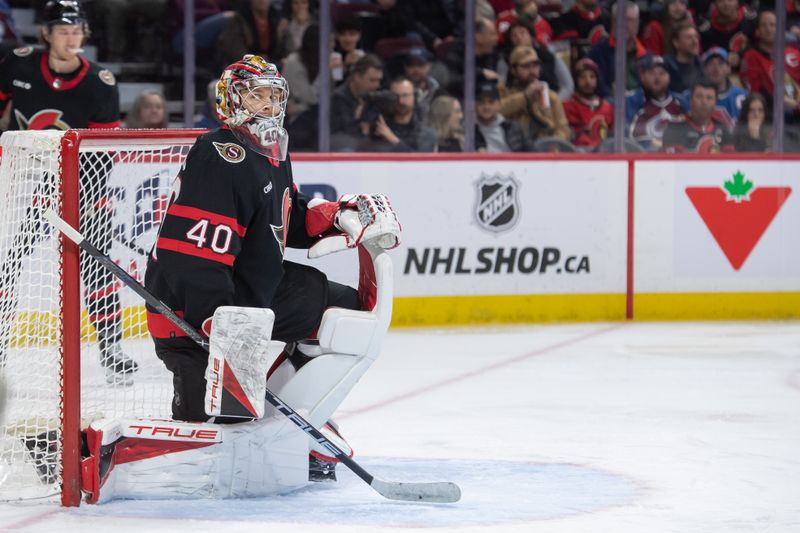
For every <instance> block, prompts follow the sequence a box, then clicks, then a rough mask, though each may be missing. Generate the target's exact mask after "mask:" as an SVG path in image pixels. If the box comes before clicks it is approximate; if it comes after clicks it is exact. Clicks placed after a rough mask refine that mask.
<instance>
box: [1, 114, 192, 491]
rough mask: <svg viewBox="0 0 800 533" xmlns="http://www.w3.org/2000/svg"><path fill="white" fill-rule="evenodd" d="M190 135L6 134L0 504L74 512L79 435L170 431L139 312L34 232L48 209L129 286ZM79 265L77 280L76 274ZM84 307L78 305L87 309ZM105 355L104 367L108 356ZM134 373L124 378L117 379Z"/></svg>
mask: <svg viewBox="0 0 800 533" xmlns="http://www.w3.org/2000/svg"><path fill="white" fill-rule="evenodd" d="M198 134H199V131H193V130H149V131H148V130H140V131H134V130H127V131H126V130H115V131H89V130H85V131H69V132H56V131H37V132H32V131H28V132H6V133H4V134H3V136H2V138H0V148H1V149H2V152H1V153H0V261H2V270H0V374H2V376H3V377H4V381H5V383H6V389H7V398H6V401H5V409H4V413H0V501H9V500H19V499H25V500H27V499H36V498H45V499H50V498H55V497H57V496H59V495H60V497H61V501H62V503H63V504H65V505H77V504H78V503H79V501H80V490H79V487H80V480H79V461H80V456H79V452H80V441H79V437H78V435H79V430H80V429H81V428H83V427H86V426H87V425H88V424H89V423H91V422H92V421H93V420H96V419H99V418H103V417H138V416H141V417H161V418H169V417H170V402H171V400H172V378H171V374H170V373H169V372H168V371H167V370H166V369H165V367H164V365H163V363H161V361H160V360H158V358H157V357H156V356H155V353H154V350H153V344H152V342H151V340H150V339H149V337H148V336H147V327H146V319H145V311H144V303H143V302H142V301H141V299H140V298H139V297H138V296H137V295H135V294H134V293H133V292H132V291H130V289H128V288H126V287H125V286H124V285H121V284H120V282H118V281H117V280H116V279H114V278H113V277H112V276H110V275H109V274H108V273H107V272H105V271H104V269H103V268H102V267H100V266H99V265H98V264H97V263H96V262H94V261H92V260H91V259H90V258H88V257H83V253H82V252H81V256H80V263H79V260H78V252H77V248H76V247H74V245H72V244H71V243H66V242H65V241H64V240H63V239H62V238H61V236H60V235H59V234H58V233H57V232H55V230H54V229H53V228H51V227H50V226H49V225H48V224H47V223H46V222H45V221H44V219H43V218H42V212H43V210H44V209H46V208H48V207H52V208H55V209H56V210H57V211H59V212H60V213H61V215H62V217H63V218H64V219H65V220H67V222H70V223H71V224H72V225H73V226H75V227H78V228H79V229H80V231H82V232H83V234H84V236H85V237H86V238H87V239H89V240H90V241H92V243H93V244H95V245H96V246H98V247H99V248H100V249H101V250H102V251H103V252H104V253H106V254H107V255H109V256H110V257H112V258H113V259H114V260H115V261H116V262H117V263H118V264H119V265H120V266H122V267H124V268H125V269H126V270H127V271H128V272H129V273H130V274H131V275H132V276H133V277H135V278H137V279H139V280H143V279H144V271H145V266H146V261H147V257H146V255H147V252H148V251H149V249H150V247H151V246H152V244H153V242H154V240H155V237H156V233H157V231H158V222H159V220H160V218H161V214H162V211H163V209H164V207H165V206H166V201H167V198H168V194H169V191H170V187H171V185H172V181H173V179H174V178H175V176H176V175H177V173H178V171H179V169H180V166H181V164H182V163H183V161H184V159H185V157H186V154H187V153H188V151H189V148H190V147H191V145H192V143H193V142H194V139H195V138H196V136H197V135H198ZM79 264H80V266H79ZM87 304H88V305H87ZM109 354H110V355H109ZM130 360H132V361H135V364H136V365H138V369H137V370H136V371H135V372H125V371H124V370H125V369H126V367H125V365H124V364H122V363H120V364H116V365H115V364H114V363H115V362H119V361H128V362H127V363H126V364H127V365H128V367H127V369H128V370H130V365H132V364H133V363H131V362H130Z"/></svg>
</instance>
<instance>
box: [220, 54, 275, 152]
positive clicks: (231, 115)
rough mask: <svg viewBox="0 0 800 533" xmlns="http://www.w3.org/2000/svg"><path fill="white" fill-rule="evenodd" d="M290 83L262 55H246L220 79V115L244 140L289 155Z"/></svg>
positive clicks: (258, 147) (263, 148)
mask: <svg viewBox="0 0 800 533" xmlns="http://www.w3.org/2000/svg"><path fill="white" fill-rule="evenodd" d="M288 99H289V85H288V84H287V83H286V79H285V78H283V77H282V76H281V74H280V72H278V68H277V67H276V66H275V65H274V64H273V63H270V62H268V61H267V60H266V59H264V58H263V57H261V56H257V55H249V54H248V55H246V56H244V57H243V58H242V59H241V60H240V61H237V62H236V63H233V64H231V65H228V67H226V68H225V70H224V71H223V72H222V76H221V77H220V79H219V82H217V115H219V118H220V120H221V121H222V122H224V123H225V124H226V125H228V127H230V128H231V131H233V133H234V135H236V137H237V138H238V139H239V140H240V141H241V142H242V143H244V144H246V145H247V146H249V147H250V148H252V149H253V150H255V151H256V152H258V153H260V154H263V155H265V156H267V157H269V158H272V159H277V160H279V161H283V160H284V159H286V153H287V148H288V144H289V135H288V133H287V132H286V130H285V129H284V128H283V119H284V117H285V115H286V102H287V101H288Z"/></svg>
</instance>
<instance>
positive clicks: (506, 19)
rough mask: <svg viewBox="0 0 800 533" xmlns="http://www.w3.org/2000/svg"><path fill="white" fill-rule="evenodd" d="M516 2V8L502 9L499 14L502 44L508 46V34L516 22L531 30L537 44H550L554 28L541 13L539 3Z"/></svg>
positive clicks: (530, 0) (531, 1)
mask: <svg viewBox="0 0 800 533" xmlns="http://www.w3.org/2000/svg"><path fill="white" fill-rule="evenodd" d="M516 4H517V5H516V7H515V8H514V9H508V10H506V11H502V12H501V13H499V14H498V15H497V21H496V25H497V33H498V34H499V35H500V44H501V45H503V46H508V38H507V37H506V35H507V34H508V32H509V30H510V29H511V26H512V25H513V24H514V23H520V24H522V25H523V26H524V27H525V28H528V29H529V30H530V32H531V34H532V35H533V36H534V38H535V40H536V43H537V44H539V45H541V46H547V45H549V44H550V43H551V42H552V41H553V28H552V26H551V25H550V22H548V21H547V19H546V18H544V17H543V16H541V15H539V4H537V3H536V0H518V1H517V2H516ZM515 46H516V45H515Z"/></svg>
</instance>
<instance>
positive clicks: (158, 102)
mask: <svg viewBox="0 0 800 533" xmlns="http://www.w3.org/2000/svg"><path fill="white" fill-rule="evenodd" d="M166 104H167V103H166V101H165V100H164V95H163V94H161V92H160V91H152V90H151V91H144V92H142V93H141V94H139V96H137V97H136V100H134V101H133V107H131V110H130V112H129V113H128V115H127V116H126V117H125V127H126V128H130V129H134V128H135V129H161V128H166V127H167V124H168V122H169V116H168V115H167V107H166Z"/></svg>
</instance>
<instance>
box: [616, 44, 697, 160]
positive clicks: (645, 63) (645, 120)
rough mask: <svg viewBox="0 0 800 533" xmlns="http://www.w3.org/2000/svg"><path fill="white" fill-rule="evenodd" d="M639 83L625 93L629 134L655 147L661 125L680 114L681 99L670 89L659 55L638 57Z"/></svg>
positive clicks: (657, 144)
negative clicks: (640, 84) (639, 58)
mask: <svg viewBox="0 0 800 533" xmlns="http://www.w3.org/2000/svg"><path fill="white" fill-rule="evenodd" d="M639 72H640V74H641V80H642V87H641V88H640V89H636V90H635V91H634V92H633V93H631V94H630V95H628V96H626V97H625V124H626V128H627V129H628V135H629V136H630V137H631V138H632V139H633V140H634V141H636V142H638V143H639V144H640V145H641V146H642V147H643V148H645V149H646V150H658V149H660V148H661V145H662V137H663V135H664V129H665V128H666V127H667V124H669V123H670V122H671V121H673V120H677V119H678V117H680V116H681V115H682V114H683V107H682V106H681V102H680V99H679V98H678V95H677V94H675V93H671V92H670V91H669V71H668V70H667V66H666V65H665V64H664V58H662V57H661V56H645V57H644V58H642V59H641V60H640V61H639Z"/></svg>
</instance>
